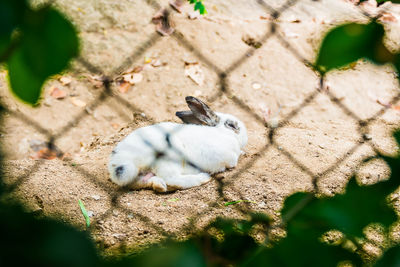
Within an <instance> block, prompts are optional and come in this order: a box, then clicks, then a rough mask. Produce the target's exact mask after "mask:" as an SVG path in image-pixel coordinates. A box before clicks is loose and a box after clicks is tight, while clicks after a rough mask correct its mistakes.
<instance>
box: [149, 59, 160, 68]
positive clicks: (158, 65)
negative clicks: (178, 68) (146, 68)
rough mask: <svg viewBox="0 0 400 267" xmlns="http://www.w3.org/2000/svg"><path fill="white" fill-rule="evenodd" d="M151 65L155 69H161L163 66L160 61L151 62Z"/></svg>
mask: <svg viewBox="0 0 400 267" xmlns="http://www.w3.org/2000/svg"><path fill="white" fill-rule="evenodd" d="M151 65H152V66H153V67H155V68H157V67H160V66H161V65H162V63H161V61H160V60H159V59H155V60H153V61H152V62H151Z"/></svg>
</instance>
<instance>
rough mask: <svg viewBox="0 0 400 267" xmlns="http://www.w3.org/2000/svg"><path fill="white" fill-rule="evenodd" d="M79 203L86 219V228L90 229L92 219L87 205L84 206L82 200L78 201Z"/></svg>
mask: <svg viewBox="0 0 400 267" xmlns="http://www.w3.org/2000/svg"><path fill="white" fill-rule="evenodd" d="M78 203H79V207H80V208H81V211H82V214H83V217H84V218H85V221H86V227H89V226H90V217H89V215H88V213H87V211H86V208H85V205H83V202H82V201H81V200H80V199H79V200H78Z"/></svg>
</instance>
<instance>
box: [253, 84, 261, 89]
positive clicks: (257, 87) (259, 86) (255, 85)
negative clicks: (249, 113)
mask: <svg viewBox="0 0 400 267" xmlns="http://www.w3.org/2000/svg"><path fill="white" fill-rule="evenodd" d="M252 86H253V89H255V90H258V89H260V88H261V84H259V83H253V84H252Z"/></svg>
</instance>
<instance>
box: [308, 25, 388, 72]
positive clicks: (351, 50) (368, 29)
mask: <svg viewBox="0 0 400 267" xmlns="http://www.w3.org/2000/svg"><path fill="white" fill-rule="evenodd" d="M383 35H384V28H383V26H382V25H381V24H379V23H376V22H371V23H369V24H357V23H350V24H345V25H342V26H339V27H336V28H334V29H333V30H331V31H330V32H329V33H328V34H327V35H326V36H325V38H324V40H323V41H322V45H321V47H320V50H319V53H318V57H317V61H316V63H315V65H316V67H317V68H318V69H319V70H320V72H321V73H325V72H328V71H329V70H331V69H334V68H340V67H343V66H345V65H347V64H350V63H352V62H354V61H356V60H358V59H360V58H366V59H369V60H372V61H373V62H375V63H378V64H381V63H386V62H391V61H392V60H393V55H392V54H391V53H390V51H389V50H387V48H386V47H385V46H384V44H383Z"/></svg>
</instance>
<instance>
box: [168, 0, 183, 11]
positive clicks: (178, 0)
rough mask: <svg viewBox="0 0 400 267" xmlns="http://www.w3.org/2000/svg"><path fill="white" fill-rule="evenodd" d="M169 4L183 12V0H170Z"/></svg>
mask: <svg viewBox="0 0 400 267" xmlns="http://www.w3.org/2000/svg"><path fill="white" fill-rule="evenodd" d="M169 5H170V6H171V7H172V8H173V9H175V10H176V11H178V12H179V13H182V11H183V10H182V8H183V2H182V0H175V1H173V0H171V1H169Z"/></svg>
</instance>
